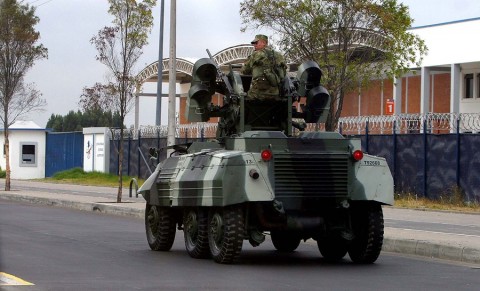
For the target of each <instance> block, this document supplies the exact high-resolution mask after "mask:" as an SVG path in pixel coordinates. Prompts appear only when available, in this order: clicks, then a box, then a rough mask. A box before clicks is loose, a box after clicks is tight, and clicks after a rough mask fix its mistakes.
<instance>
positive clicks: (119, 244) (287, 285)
mask: <svg viewBox="0 0 480 291" xmlns="http://www.w3.org/2000/svg"><path fill="white" fill-rule="evenodd" d="M0 272H5V273H8V274H11V275H14V276H17V277H19V278H21V279H23V280H26V281H28V282H31V283H33V284H35V285H34V286H25V287H17V286H0V288H3V289H1V290H5V291H8V290H382V289H383V290H455V289H456V290H478V288H479V286H480V276H479V275H480V268H478V265H476V266H475V265H468V264H458V263H453V262H447V261H439V260H431V259H425V258H420V257H408V256H400V255H395V254H390V253H385V252H384V253H382V254H381V255H380V258H379V259H378V261H377V262H376V263H375V264H373V265H356V264H353V263H351V262H350V260H349V259H348V258H347V259H345V260H344V261H342V262H340V263H337V264H329V263H327V262H325V261H324V260H323V259H322V258H321V257H320V255H319V252H318V249H317V247H316V245H315V244H314V243H308V242H307V243H303V244H301V247H300V248H299V249H298V250H297V251H296V252H294V253H292V254H280V253H278V252H276V251H274V248H273V246H272V245H271V243H270V242H266V243H264V244H262V245H261V246H260V247H258V248H253V247H251V246H250V245H249V244H248V243H244V250H243V252H242V254H241V256H240V258H239V260H238V262H237V263H236V264H234V265H219V264H216V263H214V262H213V261H211V260H196V259H192V258H190V257H189V256H188V255H187V253H186V251H185V249H184V245H183V233H182V232H177V237H176V240H175V244H174V246H173V249H172V250H171V251H170V252H153V251H150V249H149V248H148V245H147V242H146V239H145V234H144V225H143V221H141V220H139V219H134V218H127V217H119V216H110V215H105V214H99V213H94V212H81V211H76V210H72V209H63V208H53V207H46V206H39V205H30V204H19V203H14V202H6V201H2V200H0ZM19 288H21V289H19Z"/></svg>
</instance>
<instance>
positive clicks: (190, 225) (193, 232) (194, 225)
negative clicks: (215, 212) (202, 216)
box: [184, 211, 198, 241]
mask: <svg viewBox="0 0 480 291" xmlns="http://www.w3.org/2000/svg"><path fill="white" fill-rule="evenodd" d="M184 227H185V231H186V232H187V233H188V235H189V237H190V238H191V239H192V241H195V240H196V238H197V234H198V219H197V214H196V213H195V212H193V211H190V212H189V213H188V215H187V217H186V219H185V225H184Z"/></svg>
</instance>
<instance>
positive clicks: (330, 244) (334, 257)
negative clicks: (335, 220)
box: [317, 238, 347, 262]
mask: <svg viewBox="0 0 480 291" xmlns="http://www.w3.org/2000/svg"><path fill="white" fill-rule="evenodd" d="M317 246H318V250H319V251H320V254H322V256H323V258H324V259H325V260H327V261H328V262H338V261H340V260H341V259H343V257H345V255H346V254H347V242H346V241H345V240H344V239H341V238H337V239H332V238H325V239H321V240H318V241H317Z"/></svg>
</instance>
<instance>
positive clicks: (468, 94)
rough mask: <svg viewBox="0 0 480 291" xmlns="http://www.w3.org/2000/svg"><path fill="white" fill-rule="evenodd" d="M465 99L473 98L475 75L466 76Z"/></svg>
mask: <svg viewBox="0 0 480 291" xmlns="http://www.w3.org/2000/svg"><path fill="white" fill-rule="evenodd" d="M465 98H473V74H466V75H465Z"/></svg>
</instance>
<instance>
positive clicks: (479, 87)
mask: <svg viewBox="0 0 480 291" xmlns="http://www.w3.org/2000/svg"><path fill="white" fill-rule="evenodd" d="M477 98H480V74H477Z"/></svg>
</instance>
